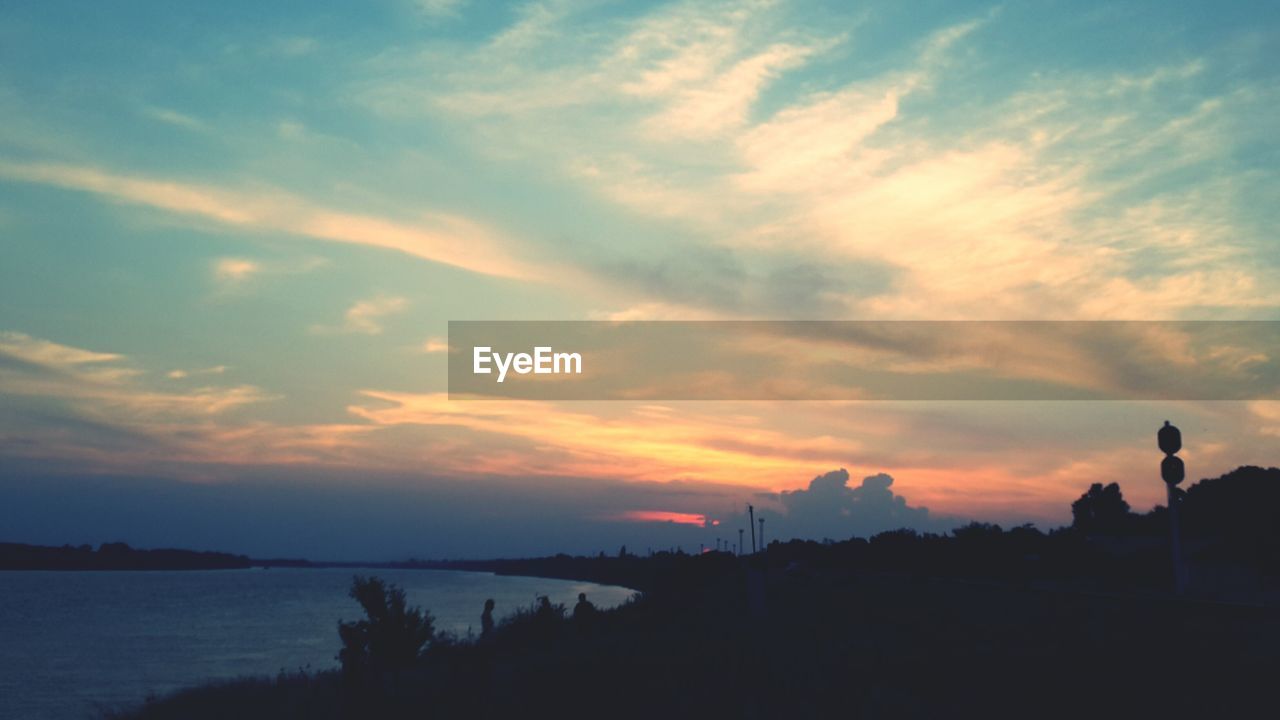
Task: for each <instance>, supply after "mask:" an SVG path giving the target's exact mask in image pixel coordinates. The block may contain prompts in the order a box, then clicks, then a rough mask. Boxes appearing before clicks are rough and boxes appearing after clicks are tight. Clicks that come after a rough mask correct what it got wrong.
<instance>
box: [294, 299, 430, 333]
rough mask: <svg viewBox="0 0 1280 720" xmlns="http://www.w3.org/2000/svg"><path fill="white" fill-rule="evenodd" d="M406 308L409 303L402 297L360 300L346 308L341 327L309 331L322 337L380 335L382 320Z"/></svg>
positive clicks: (320, 327)
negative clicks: (348, 334)
mask: <svg viewBox="0 0 1280 720" xmlns="http://www.w3.org/2000/svg"><path fill="white" fill-rule="evenodd" d="M408 307H409V301H408V300H406V299H404V298H402V297H385V296H383V297H375V298H370V299H368V300H360V301H357V302H356V303H355V304H354V305H352V306H351V307H350V308H347V311H346V313H344V314H343V322H342V324H341V325H336V326H330V325H314V326H312V328H311V330H312V332H315V333H319V334H322V335H323V334H330V333H357V334H361V335H381V334H382V329H383V328H382V320H383V318H386V317H388V316H390V315H395V314H396V313H400V312H403V311H404V310H405V309H406V308H408Z"/></svg>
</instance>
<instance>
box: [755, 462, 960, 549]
mask: <svg viewBox="0 0 1280 720" xmlns="http://www.w3.org/2000/svg"><path fill="white" fill-rule="evenodd" d="M891 485H893V477H891V476H889V475H887V474H885V473H879V474H876V475H869V476H867V477H865V478H863V479H862V484H861V485H859V486H858V487H849V471H848V470H845V469H844V468H840V469H839V470H832V471H831V472H829V473H826V474H825V475H819V476H818V477H815V478H814V479H813V480H810V481H809V487H808V488H807V489H800V490H790V491H783V492H782V493H781V494H780V496H779V497H780V499H781V501H782V507H783V509H784V510H785V512H786V517H785V518H784V519H783V520H782V522H784V523H785V525H786V527H785V530H786V531H789V532H790V533H791V534H793V535H795V536H797V537H809V538H825V537H829V538H832V539H836V540H843V539H845V538H848V537H850V536H855V535H856V536H858V537H869V536H871V535H875V534H876V533H880V532H884V531H886V530H897V529H899V528H911V529H913V530H920V531H933V532H939V531H942V530H946V529H948V528H950V527H952V526H954V525H955V524H957V523H955V522H954V521H948V519H947V518H938V517H932V516H930V514H929V509H928V508H925V507H912V506H910V505H908V504H907V499H906V498H905V497H903V496H901V495H897V494H895V493H894V492H893V490H891V489H889V488H890V486H891Z"/></svg>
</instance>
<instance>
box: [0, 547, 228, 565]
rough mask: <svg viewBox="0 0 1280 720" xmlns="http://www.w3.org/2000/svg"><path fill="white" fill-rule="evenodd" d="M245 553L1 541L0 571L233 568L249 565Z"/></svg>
mask: <svg viewBox="0 0 1280 720" xmlns="http://www.w3.org/2000/svg"><path fill="white" fill-rule="evenodd" d="M251 564H252V562H251V561H250V560H249V558H247V557H245V556H243V555H231V554H229V553H221V552H196V551H193V550H168V549H165V550H139V549H136V548H131V547H129V546H128V545H126V544H124V543H103V544H101V545H99V546H98V549H97V550H94V549H93V547H92V546H89V545H80V546H71V545H63V546H62V547H47V546H43V545H23V544H20V543H0V570H230V569H234V568H247V567H250V566H251Z"/></svg>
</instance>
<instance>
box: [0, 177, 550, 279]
mask: <svg viewBox="0 0 1280 720" xmlns="http://www.w3.org/2000/svg"><path fill="white" fill-rule="evenodd" d="M0 178H4V179H8V180H14V181H19V182H27V183H35V184H41V185H51V186H54V187H60V188H66V189H69V190H80V191H84V192H89V193H93V194H95V195H102V196H104V197H108V198H111V199H114V200H118V201H123V202H127V203H131V204H136V205H144V206H148V207H153V208H157V209H160V210H165V211H168V212H174V213H179V214H184V215H191V216H195V217H199V218H203V219H205V220H210V221H213V222H215V223H218V224H222V225H226V226H230V227H232V228H239V229H242V230H248V229H252V230H273V231H278V232H285V233H289V234H292V235H298V236H301V237H308V238H312V239H318V240H326V241H330V242H339V243H347V244H354V245H361V246H365V247H374V248H380V249H384V250H393V251H396V252H401V253H404V254H407V255H411V256H413V257H417V258H421V259H424V260H430V261H433V262H438V263H443V264H445V265H452V266H455V267H459V268H463V269H465V270H470V271H472V272H475V273H479V274H482V275H493V276H497V277H506V278H525V279H531V278H534V277H536V276H538V275H539V274H540V271H536V270H535V269H534V268H533V266H531V265H529V264H526V263H524V262H522V261H520V260H517V259H515V257H514V256H513V253H512V252H511V251H510V248H508V247H507V242H506V241H505V240H502V239H500V238H499V237H498V236H497V234H496V233H494V232H493V231H492V230H490V229H488V228H486V227H484V226H483V225H481V224H479V223H477V222H475V221H473V220H470V219H467V218H464V217H461V216H457V215H449V214H430V215H424V216H422V218H421V220H420V222H418V223H416V224H410V223H402V222H396V221H392V220H387V219H383V218H378V217H372V216H367V215H358V214H353V213H347V212H341V211H335V210H332V209H329V208H325V207H321V206H317V205H313V204H311V203H309V202H307V201H306V200H304V199H301V198H297V197H294V196H292V195H289V194H288V193H284V192H281V191H278V190H274V189H264V190H262V191H260V192H253V193H249V192H244V191H238V190H230V189H225V188H218V187H212V186H205V185H196V184H190V183H184V182H178V181H172V180H157V179H152V178H145V177H135V176H130V175H122V174H118V173H111V172H106V171H103V170H99V169H97V168H93V167H86V166H78V165H64V164H56V163H17V162H10V161H6V160H0Z"/></svg>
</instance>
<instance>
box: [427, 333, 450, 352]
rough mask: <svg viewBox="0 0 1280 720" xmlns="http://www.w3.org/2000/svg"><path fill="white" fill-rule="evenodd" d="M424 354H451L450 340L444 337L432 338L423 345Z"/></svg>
mask: <svg viewBox="0 0 1280 720" xmlns="http://www.w3.org/2000/svg"><path fill="white" fill-rule="evenodd" d="M422 352H424V353H427V354H428V355H432V354H435V353H447V352H449V340H448V338H442V337H430V338H427V339H426V341H425V342H423V343H422Z"/></svg>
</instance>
